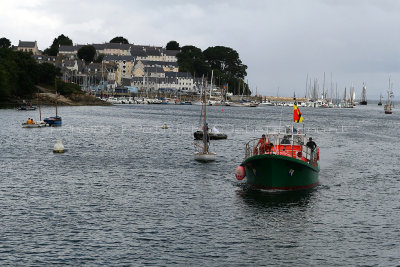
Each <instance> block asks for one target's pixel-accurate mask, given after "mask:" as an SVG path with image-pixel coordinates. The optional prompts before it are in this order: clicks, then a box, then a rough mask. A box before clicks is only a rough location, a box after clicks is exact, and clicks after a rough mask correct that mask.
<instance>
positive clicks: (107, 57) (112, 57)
mask: <svg viewBox="0 0 400 267" xmlns="http://www.w3.org/2000/svg"><path fill="white" fill-rule="evenodd" d="M103 60H105V61H122V60H126V61H135V58H134V57H133V56H116V55H105V56H104V58H103Z"/></svg>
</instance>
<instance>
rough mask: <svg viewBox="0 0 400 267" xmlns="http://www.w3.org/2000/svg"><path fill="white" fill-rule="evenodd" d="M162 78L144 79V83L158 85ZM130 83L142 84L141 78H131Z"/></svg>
mask: <svg viewBox="0 0 400 267" xmlns="http://www.w3.org/2000/svg"><path fill="white" fill-rule="evenodd" d="M162 79H163V78H157V77H146V78H145V83H146V84H147V83H158V82H160V81H161V80H162ZM131 81H132V82H140V83H143V77H132V78H131Z"/></svg>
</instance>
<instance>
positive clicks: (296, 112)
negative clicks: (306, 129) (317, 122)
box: [293, 103, 303, 122]
mask: <svg viewBox="0 0 400 267" xmlns="http://www.w3.org/2000/svg"><path fill="white" fill-rule="evenodd" d="M293 107H294V109H293V121H294V122H303V116H301V112H300V109H299V108H298V107H297V103H294V105H293Z"/></svg>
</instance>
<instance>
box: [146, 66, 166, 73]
mask: <svg viewBox="0 0 400 267" xmlns="http://www.w3.org/2000/svg"><path fill="white" fill-rule="evenodd" d="M144 72H148V73H163V72H165V71H164V69H163V68H161V67H145V68H144Z"/></svg>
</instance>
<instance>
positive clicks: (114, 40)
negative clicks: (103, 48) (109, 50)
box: [110, 36, 129, 44]
mask: <svg viewBox="0 0 400 267" xmlns="http://www.w3.org/2000/svg"><path fill="white" fill-rule="evenodd" d="M110 43H116V44H129V42H128V40H127V39H125V38H124V37H122V36H117V37H114V38H112V39H111V41H110Z"/></svg>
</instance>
